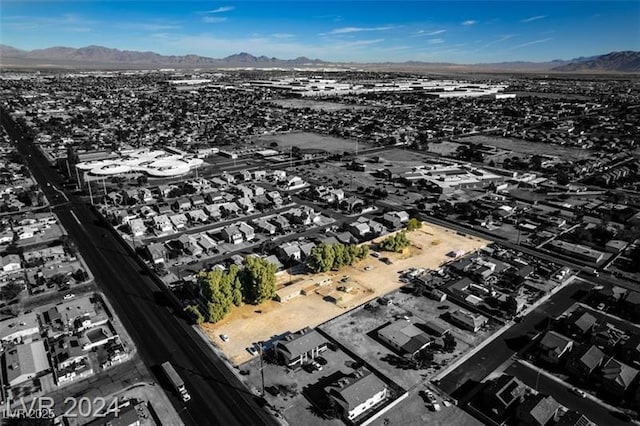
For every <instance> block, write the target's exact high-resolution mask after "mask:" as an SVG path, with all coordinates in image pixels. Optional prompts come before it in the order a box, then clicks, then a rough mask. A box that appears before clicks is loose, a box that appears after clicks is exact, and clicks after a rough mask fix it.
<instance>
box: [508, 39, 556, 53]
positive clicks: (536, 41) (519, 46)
mask: <svg viewBox="0 0 640 426" xmlns="http://www.w3.org/2000/svg"><path fill="white" fill-rule="evenodd" d="M551 40H553V38H551V37H549V38H543V39H540V40H533V41H528V42H526V43H522V44H518V45H517V46H513V47H512V48H511V49H509V50H514V49H521V48H523V47H527V46H531V45H534V44H540V43H546V42H548V41H551Z"/></svg>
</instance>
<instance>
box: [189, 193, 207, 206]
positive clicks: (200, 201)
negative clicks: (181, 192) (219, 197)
mask: <svg viewBox="0 0 640 426" xmlns="http://www.w3.org/2000/svg"><path fill="white" fill-rule="evenodd" d="M191 204H192V205H193V207H202V206H204V204H205V200H204V197H203V196H202V195H199V194H196V195H192V196H191Z"/></svg>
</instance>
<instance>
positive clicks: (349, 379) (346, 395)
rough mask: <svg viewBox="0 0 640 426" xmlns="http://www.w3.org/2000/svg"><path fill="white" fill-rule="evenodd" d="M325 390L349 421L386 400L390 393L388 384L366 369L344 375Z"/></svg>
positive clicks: (344, 417)
mask: <svg viewBox="0 0 640 426" xmlns="http://www.w3.org/2000/svg"><path fill="white" fill-rule="evenodd" d="M325 392H326V394H327V397H328V398H329V399H330V400H331V401H332V402H333V403H334V406H335V407H336V408H337V409H338V411H339V412H340V414H341V416H342V418H343V419H344V420H345V421H347V422H349V423H352V422H354V420H355V419H356V418H358V417H360V416H361V415H363V414H364V413H366V412H367V411H368V410H370V409H371V408H373V407H374V406H376V405H377V404H379V403H380V402H382V401H384V400H385V399H386V398H387V395H388V394H389V391H388V389H387V385H386V384H385V383H384V382H383V381H382V380H380V379H379V378H378V377H377V376H376V375H375V374H373V373H371V372H370V371H368V370H364V369H361V370H356V371H355V372H353V373H352V374H351V375H344V376H343V377H342V378H341V379H339V380H338V381H337V383H335V384H333V385H331V386H327V387H326V388H325Z"/></svg>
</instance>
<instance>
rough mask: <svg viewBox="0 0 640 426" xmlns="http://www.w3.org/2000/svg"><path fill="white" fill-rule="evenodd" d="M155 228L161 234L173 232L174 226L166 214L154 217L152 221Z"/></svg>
mask: <svg viewBox="0 0 640 426" xmlns="http://www.w3.org/2000/svg"><path fill="white" fill-rule="evenodd" d="M151 220H152V221H153V227H154V228H155V229H156V230H158V231H159V232H172V231H173V225H172V224H171V221H170V220H169V218H168V217H167V215H166V214H161V215H158V216H154V217H153V218H152V219H151Z"/></svg>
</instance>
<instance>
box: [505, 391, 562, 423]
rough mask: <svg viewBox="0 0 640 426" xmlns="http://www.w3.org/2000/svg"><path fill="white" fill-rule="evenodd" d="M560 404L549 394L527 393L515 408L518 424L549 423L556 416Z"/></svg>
mask: <svg viewBox="0 0 640 426" xmlns="http://www.w3.org/2000/svg"><path fill="white" fill-rule="evenodd" d="M560 407H561V405H560V404H559V403H558V401H556V400H555V399H554V398H553V397H551V396H546V395H543V394H540V393H539V394H533V393H531V394H528V395H526V396H525V398H524V400H523V401H522V403H521V404H520V405H519V406H518V407H517V408H516V416H515V417H516V419H517V420H518V424H520V425H525V426H543V425H547V424H550V423H551V422H552V421H554V420H555V419H556V418H557V416H558V411H559V409H560Z"/></svg>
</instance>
